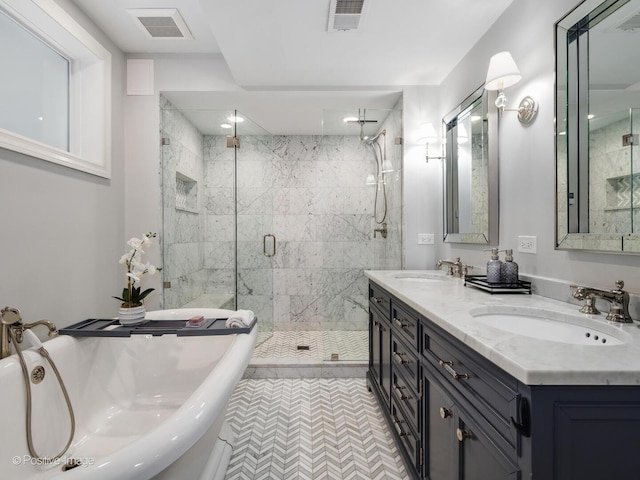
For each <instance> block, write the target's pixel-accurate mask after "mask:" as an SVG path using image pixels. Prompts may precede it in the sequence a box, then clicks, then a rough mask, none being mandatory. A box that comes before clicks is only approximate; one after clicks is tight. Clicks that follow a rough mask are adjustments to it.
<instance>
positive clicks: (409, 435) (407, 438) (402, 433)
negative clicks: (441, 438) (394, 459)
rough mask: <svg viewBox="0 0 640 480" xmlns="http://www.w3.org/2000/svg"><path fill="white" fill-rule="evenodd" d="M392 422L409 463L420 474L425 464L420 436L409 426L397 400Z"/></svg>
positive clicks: (392, 406) (394, 402) (393, 403)
mask: <svg viewBox="0 0 640 480" xmlns="http://www.w3.org/2000/svg"><path fill="white" fill-rule="evenodd" d="M391 421H392V422H393V427H394V430H395V431H396V434H397V436H398V437H400V441H401V442H402V446H403V447H404V450H405V452H406V453H407V456H408V457H409V460H410V462H409V463H410V464H411V466H413V468H414V469H415V471H416V472H417V473H418V474H420V473H421V471H422V463H423V454H422V445H421V444H420V436H419V435H418V434H416V433H415V431H414V430H413V429H412V428H411V427H410V426H409V422H407V419H406V418H405V416H404V413H403V412H402V410H401V409H400V408H399V407H398V405H397V403H396V401H395V398H394V399H393V400H392V402H391Z"/></svg>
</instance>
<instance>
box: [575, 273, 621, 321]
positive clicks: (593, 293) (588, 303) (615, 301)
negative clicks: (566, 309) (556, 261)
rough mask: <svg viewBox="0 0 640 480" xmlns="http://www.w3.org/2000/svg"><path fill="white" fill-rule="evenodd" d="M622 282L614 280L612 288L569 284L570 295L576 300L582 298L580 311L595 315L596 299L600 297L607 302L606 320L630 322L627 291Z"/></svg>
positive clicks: (596, 311) (596, 312)
mask: <svg viewBox="0 0 640 480" xmlns="http://www.w3.org/2000/svg"><path fill="white" fill-rule="evenodd" d="M623 287H624V282H623V281H622V280H616V286H615V288H614V289H613V290H600V289H598V288H591V287H585V286H582V285H571V287H570V288H571V290H572V294H571V295H572V297H573V298H575V299H576V300H584V301H585V304H584V305H583V306H582V307H581V308H580V312H582V313H586V314H589V315H597V314H599V313H600V311H599V310H598V309H597V308H596V299H597V298H601V299H603V300H606V301H607V302H609V313H608V314H607V317H606V318H607V320H609V321H611V322H620V323H632V322H633V319H632V318H631V315H629V292H626V291H624V290H622V288H623Z"/></svg>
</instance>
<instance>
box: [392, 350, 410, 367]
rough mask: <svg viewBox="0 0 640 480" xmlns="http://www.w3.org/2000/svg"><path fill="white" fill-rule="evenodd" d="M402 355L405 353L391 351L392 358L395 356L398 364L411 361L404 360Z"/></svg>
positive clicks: (406, 363)
mask: <svg viewBox="0 0 640 480" xmlns="http://www.w3.org/2000/svg"><path fill="white" fill-rule="evenodd" d="M402 355H405V354H404V353H402V354H401V353H398V352H393V358H395V359H396V362H398V363H399V364H400V365H408V364H409V363H413V362H412V361H411V360H405V359H404V358H402Z"/></svg>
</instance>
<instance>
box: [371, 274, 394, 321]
mask: <svg viewBox="0 0 640 480" xmlns="http://www.w3.org/2000/svg"><path fill="white" fill-rule="evenodd" d="M369 305H370V306H373V307H375V308H377V309H378V310H379V311H380V313H382V314H383V315H384V317H385V318H389V312H390V311H391V297H390V296H389V294H388V293H387V292H386V290H384V289H383V288H382V287H379V286H378V285H376V284H375V283H373V282H369Z"/></svg>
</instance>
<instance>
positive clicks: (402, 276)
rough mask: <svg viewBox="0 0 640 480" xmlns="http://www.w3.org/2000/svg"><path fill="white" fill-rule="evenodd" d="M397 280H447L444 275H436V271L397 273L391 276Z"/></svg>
mask: <svg viewBox="0 0 640 480" xmlns="http://www.w3.org/2000/svg"><path fill="white" fill-rule="evenodd" d="M393 278H397V279H398V280H415V281H420V282H424V281H438V282H443V281H446V280H447V277H446V276H445V275H438V274H436V273H397V274H395V275H394V276H393Z"/></svg>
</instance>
